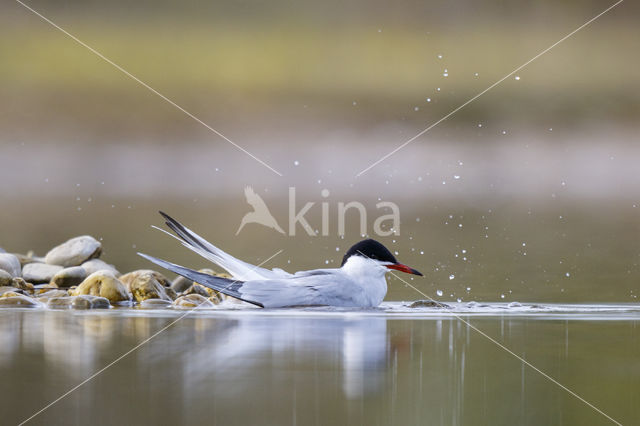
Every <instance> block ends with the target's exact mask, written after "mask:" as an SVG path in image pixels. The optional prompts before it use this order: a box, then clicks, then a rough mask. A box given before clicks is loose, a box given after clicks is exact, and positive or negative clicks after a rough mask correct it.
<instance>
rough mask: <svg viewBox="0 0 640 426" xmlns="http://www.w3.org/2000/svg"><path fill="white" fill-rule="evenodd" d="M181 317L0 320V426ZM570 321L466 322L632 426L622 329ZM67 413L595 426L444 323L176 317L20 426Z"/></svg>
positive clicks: (629, 339) (343, 316)
mask: <svg viewBox="0 0 640 426" xmlns="http://www.w3.org/2000/svg"><path fill="white" fill-rule="evenodd" d="M181 314H182V313H175V312H168V313H167V312H153V313H150V312H143V313H140V312H139V311H131V310H128V311H121V312H119V311H115V310H114V311H110V312H102V313H91V312H82V313H80V312H78V313H76V312H50V311H13V310H0V375H1V376H2V377H3V379H4V380H2V381H0V392H2V394H3V395H5V397H4V398H2V399H0V411H1V412H2V413H8V414H6V416H8V417H7V419H5V420H7V423H17V422H19V421H21V420H23V419H24V418H26V417H28V416H29V415H30V414H32V413H33V412H35V411H37V410H38V409H40V408H41V407H42V406H44V405H45V404H46V403H48V402H49V401H51V400H53V399H55V398H56V397H58V396H59V395H60V394H62V393H64V392H65V391H67V390H68V389H69V388H71V387H73V386H75V385H76V384H78V383H80V382H81V381H82V380H84V379H85V378H86V377H88V376H90V375H91V374H93V373H94V372H95V371H97V370H99V369H100V368H102V367H104V366H105V365H107V364H109V363H110V362H111V361H113V360H114V359H116V358H118V357H119V356H121V355H122V354H123V353H125V352H127V351H128V350H129V349H131V348H133V347H134V346H135V345H136V344H138V343H139V342H141V341H143V340H144V339H146V338H148V337H150V336H152V335H153V334H154V333H156V332H157V331H158V330H160V329H162V328H163V327H165V326H167V325H168V324H170V323H171V322H172V321H174V320H175V319H176V318H178V316H179V315H181ZM579 318H580V319H579V320H572V319H570V318H563V319H558V318H555V317H552V316H550V317H549V319H541V318H539V317H536V318H530V317H509V316H504V315H495V316H492V317H489V316H482V317H475V318H472V319H471V321H472V322H473V323H474V325H476V326H477V327H479V328H481V329H482V330H483V331H485V332H486V333H488V334H489V335H491V336H493V337H495V338H496V339H497V340H499V341H501V342H502V343H503V344H505V345H507V346H508V347H509V348H511V349H512V350H514V352H515V353H517V354H519V355H521V356H524V357H526V358H527V359H528V360H530V361H532V362H533V363H534V364H536V365H537V366H539V367H540V368H541V369H543V370H544V371H547V372H549V373H550V374H552V375H553V376H554V377H556V378H557V379H558V380H559V381H561V382H562V383H565V384H567V385H569V386H570V387H572V388H574V389H575V390H577V391H582V393H583V394H584V396H585V397H587V398H588V399H589V400H591V401H593V402H594V403H597V404H599V405H600V406H602V408H603V409H605V410H608V411H611V412H612V413H615V414H617V417H618V418H619V419H622V423H625V424H626V423H630V424H631V423H634V422H633V421H630V420H632V419H638V418H640V412H639V409H638V407H637V404H633V403H632V400H631V399H624V398H623V399H621V398H619V397H618V396H617V395H621V394H629V395H631V394H637V392H638V391H640V386H639V385H638V383H640V369H638V368H637V367H636V365H637V363H636V360H637V359H638V358H639V357H640V345H638V343H637V342H638V341H640V339H638V337H640V336H638V331H637V329H636V321H635V320H633V319H625V320H620V321H602V320H598V319H597V318H598V317H595V318H596V319H594V320H593V321H588V320H586V319H585V317H584V315H581V316H579ZM594 336H598V345H595V346H594V345H593V341H594V340H593V339H594ZM585 371H588V372H589V374H585ZM596 385H598V386H599V387H595V386H596ZM25 396H28V397H25ZM114 408H117V409H114ZM70 413H73V414H72V416H73V418H74V419H80V420H75V422H76V423H78V424H81V423H83V421H82V419H84V418H86V417H87V416H90V417H91V418H96V419H103V421H102V423H105V424H107V423H108V424H112V423H128V424H134V423H135V424H139V423H158V424H202V423H208V424H225V425H226V424H256V423H262V424H264V423H268V424H327V423H341V424H346V423H348V424H353V423H356V424H446V425H458V424H459V425H464V424H599V423H600V420H601V419H599V418H598V417H597V415H596V414H594V412H593V411H592V410H590V409H588V407H586V406H584V405H583V404H580V403H578V402H576V400H575V398H572V397H570V396H569V395H567V394H566V392H564V391H562V390H561V389H559V388H558V387H556V386H554V385H553V384H550V383H549V382H548V381H547V380H546V379H544V378H542V377H541V376H540V375H538V374H536V373H534V372H532V371H531V370H529V369H526V368H523V366H522V364H521V363H519V362H518V361H517V360H515V359H514V358H512V357H510V356H509V355H507V354H506V353H504V352H503V351H501V350H500V349H498V348H496V346H495V345H493V344H492V343H490V342H488V341H487V340H486V339H484V338H482V337H480V336H478V335H477V334H476V333H474V332H473V331H472V330H470V329H469V328H468V327H467V326H466V325H465V324H463V323H462V322H460V321H458V320H457V319H455V318H452V317H446V316H443V317H438V316H437V315H434V314H432V315H431V317H418V316H416V317H415V318H413V319H409V318H406V317H404V316H403V317H402V318H398V316H397V315H389V314H386V315H385V314H382V313H380V314H376V315H370V314H369V315H368V314H361V313H357V312H355V313H354V312H351V313H349V312H342V313H327V314H326V315H325V314H321V315H318V314H317V313H316V314H310V313H305V312H301V313H300V314H299V315H298V314H297V313H294V314H292V313H291V312H289V313H287V314H286V315H285V314H277V313H266V314H260V313H249V312H235V313H229V312H226V313H224V312H218V313H208V314H202V315H201V314H196V315H194V316H188V317H186V318H184V319H182V320H181V321H179V322H178V323H176V324H174V325H173V326H171V327H169V328H168V329H167V330H166V331H164V332H163V333H161V334H160V335H158V336H157V337H155V338H154V339H153V340H151V341H150V342H149V343H147V344H145V345H144V346H142V347H140V349H139V350H137V351H135V352H133V353H132V354H131V355H129V356H127V357H126V358H124V359H122V360H121V361H119V362H118V363H117V364H115V365H114V366H113V367H110V368H109V369H108V370H107V371H105V372H104V373H103V374H101V375H100V376H98V377H97V378H96V379H94V380H92V381H91V382H89V383H87V385H85V386H83V387H82V388H80V389H78V391H76V392H74V393H73V394H72V395H70V396H69V397H67V398H65V400H63V401H61V402H60V403H59V404H56V405H55V406H54V407H52V408H51V409H49V410H47V411H46V412H45V413H43V414H42V417H40V418H39V420H38V422H36V424H38V423H41V424H47V425H48V424H69V423H74V421H70V416H71V414H70ZM614 417H616V416H614ZM625 420H626V421H625ZM99 423H100V422H99ZM603 424H606V422H605V423H603Z"/></svg>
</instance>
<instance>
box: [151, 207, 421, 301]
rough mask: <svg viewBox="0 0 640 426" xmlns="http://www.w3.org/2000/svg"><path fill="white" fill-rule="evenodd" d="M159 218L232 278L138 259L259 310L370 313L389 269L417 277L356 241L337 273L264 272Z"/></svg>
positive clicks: (370, 244) (385, 253)
mask: <svg viewBox="0 0 640 426" xmlns="http://www.w3.org/2000/svg"><path fill="white" fill-rule="evenodd" d="M160 214H161V215H162V216H163V217H164V219H165V221H166V222H165V223H166V225H167V226H168V227H169V228H170V229H171V230H172V231H174V232H175V233H176V235H177V237H174V238H177V239H179V240H180V241H181V242H182V244H183V245H184V246H185V247H187V248H188V249H190V250H192V251H194V252H196V253H198V254H199V255H201V256H202V257H204V258H205V259H207V260H209V261H211V262H213V263H215V264H216V265H218V266H220V267H221V268H223V269H225V270H226V271H227V272H229V274H231V276H232V277H233V279H229V278H223V277H218V276H212V275H208V274H205V273H202V272H198V271H196V270H193V269H189V268H186V267H184V266H180V265H176V264H174V263H171V262H167V261H165V260H162V259H158V258H156V257H153V256H149V255H146V254H143V253H138V254H139V255H140V256H142V257H144V258H145V259H147V260H149V261H151V262H153V263H155V264H156V265H159V266H161V267H163V268H165V269H168V270H170V271H172V272H175V273H176V274H178V275H182V276H183V277H186V278H188V279H190V280H192V281H196V282H198V283H199V284H202V285H204V286H206V287H209V288H211V289H213V290H216V291H219V292H220V293H223V294H226V295H228V296H231V297H235V298H237V299H240V300H243V301H245V302H248V303H251V304H253V305H257V306H260V307H263V308H280V307H290V306H336V307H357V308H373V307H376V306H378V305H379V304H380V303H382V300H383V299H384V297H385V295H386V294H387V281H386V279H385V274H386V273H387V272H389V271H391V270H395V271H402V272H406V273H408V274H413V275H420V276H422V274H421V273H420V272H418V271H416V270H415V269H413V268H410V267H409V266H406V265H403V264H402V263H399V262H398V261H397V260H396V258H395V257H394V256H393V254H391V252H390V251H389V250H388V249H387V248H386V247H385V246H383V245H382V244H381V243H379V242H378V241H375V240H372V239H366V240H362V241H360V242H359V243H357V244H355V245H354V246H353V247H351V248H350V249H349V250H347V252H346V254H345V255H344V257H343V259H342V264H341V266H340V267H339V268H327V269H312V270H308V271H298V272H296V273H293V274H291V273H289V272H286V271H284V270H282V269H279V268H274V269H266V268H262V267H260V266H254V265H252V264H250V263H247V262H244V261H242V260H240V259H237V258H235V257H233V256H231V255H230V254H228V253H226V252H224V251H222V250H220V249H219V248H217V247H216V246H214V245H213V244H211V243H210V242H208V241H206V240H205V239H204V238H202V237H200V236H199V235H197V234H196V233H195V232H193V231H191V230H190V229H188V228H187V227H185V226H184V225H182V224H180V223H179V222H178V221H176V220H175V219H173V218H171V217H170V216H168V215H167V214H165V213H163V212H160ZM157 229H160V228H157ZM163 232H166V231H163ZM166 233H167V234H169V233H168V232H166ZM169 235H171V236H173V235H172V234H169Z"/></svg>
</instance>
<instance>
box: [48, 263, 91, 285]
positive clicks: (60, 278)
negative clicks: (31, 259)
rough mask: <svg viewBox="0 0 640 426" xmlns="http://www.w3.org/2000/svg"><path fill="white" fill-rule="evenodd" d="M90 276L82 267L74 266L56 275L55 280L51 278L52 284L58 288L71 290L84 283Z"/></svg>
mask: <svg viewBox="0 0 640 426" xmlns="http://www.w3.org/2000/svg"><path fill="white" fill-rule="evenodd" d="M88 275H89V274H88V273H87V271H86V270H85V269H84V268H83V267H82V266H72V267H71V268H65V269H63V270H62V271H60V272H58V273H57V274H55V275H54V276H53V278H51V284H55V285H56V286H58V287H64V288H69V287H73V286H75V285H79V284H80V283H82V281H84V280H85V278H87V276H88Z"/></svg>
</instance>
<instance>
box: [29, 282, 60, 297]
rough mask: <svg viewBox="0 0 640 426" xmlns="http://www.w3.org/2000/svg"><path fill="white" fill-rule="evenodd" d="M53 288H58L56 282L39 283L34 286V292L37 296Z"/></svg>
mask: <svg viewBox="0 0 640 426" xmlns="http://www.w3.org/2000/svg"><path fill="white" fill-rule="evenodd" d="M52 290H58V286H57V285H55V284H38V285H34V286H33V293H34V295H35V296H38V295H41V294H44V293H47V292H49V291H52Z"/></svg>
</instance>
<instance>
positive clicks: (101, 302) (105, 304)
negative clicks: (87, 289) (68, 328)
mask: <svg viewBox="0 0 640 426" xmlns="http://www.w3.org/2000/svg"><path fill="white" fill-rule="evenodd" d="M110 307H111V304H110V303H109V299H107V298H105V297H99V296H90V295H82V296H76V297H75V298H74V299H73V303H72V304H71V308H72V309H109V308H110Z"/></svg>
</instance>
